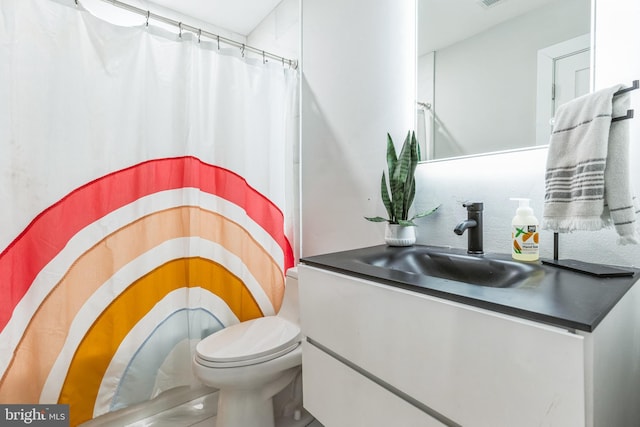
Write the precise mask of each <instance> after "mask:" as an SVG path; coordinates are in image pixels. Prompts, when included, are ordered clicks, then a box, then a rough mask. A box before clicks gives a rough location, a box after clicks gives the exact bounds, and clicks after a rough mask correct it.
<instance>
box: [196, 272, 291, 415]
mask: <svg viewBox="0 0 640 427" xmlns="http://www.w3.org/2000/svg"><path fill="white" fill-rule="evenodd" d="M301 339H302V338H301V334H300V321H299V311H298V272H297V270H296V269H295V268H291V269H289V270H288V271H287V277H286V282H285V291H284V298H283V301H282V306H281V307H280V311H279V312H278V314H277V315H275V316H267V317H260V318H258V319H253V320H249V321H246V322H241V323H238V324H236V325H232V326H229V327H227V328H224V329H222V330H220V331H218V332H215V333H213V334H211V335H209V336H208V337H206V338H205V339H203V340H202V341H200V342H199V343H198V345H197V346H196V354H195V356H194V358H193V372H194V374H195V376H196V377H197V378H198V379H199V380H200V381H202V382H203V383H204V384H206V385H208V386H210V387H214V388H217V389H219V390H220V391H219V398H218V399H219V400H218V415H217V417H216V424H215V425H216V427H274V413H273V401H272V398H273V396H275V395H276V394H277V393H278V392H280V391H281V390H283V389H284V388H285V387H286V386H287V385H288V384H290V383H291V382H292V381H293V380H294V379H295V377H296V375H297V374H298V373H299V371H300V366H301V364H302V346H301V345H300V344H301Z"/></svg>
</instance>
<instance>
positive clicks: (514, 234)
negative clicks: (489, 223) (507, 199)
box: [511, 198, 540, 261]
mask: <svg viewBox="0 0 640 427" xmlns="http://www.w3.org/2000/svg"><path fill="white" fill-rule="evenodd" d="M511 200H517V201H518V203H519V206H518V209H517V210H516V216H514V217H513V220H512V221H511V241H512V244H511V256H512V257H513V259H515V260H518V261H537V260H538V259H539V258H540V249H539V245H538V244H539V231H540V230H539V223H538V218H536V217H535V216H534V214H533V209H531V207H530V206H529V199H522V198H512V199H511Z"/></svg>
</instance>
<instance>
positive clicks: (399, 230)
mask: <svg viewBox="0 0 640 427" xmlns="http://www.w3.org/2000/svg"><path fill="white" fill-rule="evenodd" d="M384 241H385V242H386V243H387V245H389V246H411V245H413V244H414V243H415V242H416V228H415V227H404V226H402V225H398V224H389V223H387V228H386V229H385V232H384Z"/></svg>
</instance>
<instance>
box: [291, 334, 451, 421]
mask: <svg viewBox="0 0 640 427" xmlns="http://www.w3.org/2000/svg"><path fill="white" fill-rule="evenodd" d="M303 346H304V347H303V359H302V363H303V366H304V369H303V370H302V384H303V388H304V390H303V396H304V407H305V409H307V410H308V411H309V412H310V413H311V414H312V415H313V416H314V417H315V418H317V419H318V420H319V421H320V422H321V423H322V424H323V425H324V426H325V427H342V426H353V427H358V426H362V427H378V426H379V427H388V426H402V427H443V426H444V424H442V423H440V422H439V421H437V420H435V419H433V418H432V417H430V416H429V415H428V414H426V413H424V412H423V411H421V410H420V409H418V408H416V407H415V406H412V405H411V404H409V403H407V402H406V401H404V400H402V399H401V398H399V397H398V396H396V395H394V394H392V393H391V392H389V391H388V390H385V389H384V388H382V387H381V386H379V385H378V384H376V383H374V382H373V381H371V380H370V379H368V378H366V377H364V376H362V375H360V374H359V373H357V372H356V371H354V370H352V369H351V368H349V367H348V366H346V365H344V364H342V363H341V362H339V361H338V360H336V359H334V358H333V357H331V356H329V355H327V354H326V353H324V352H322V351H321V350H319V349H317V348H316V347H314V346H313V345H312V344H309V343H308V342H305V343H304V344H303Z"/></svg>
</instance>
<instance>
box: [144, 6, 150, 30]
mask: <svg viewBox="0 0 640 427" xmlns="http://www.w3.org/2000/svg"><path fill="white" fill-rule="evenodd" d="M149 17H151V12H149V11H148V10H147V22H146V24H145V26H146V27H148V26H149Z"/></svg>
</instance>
